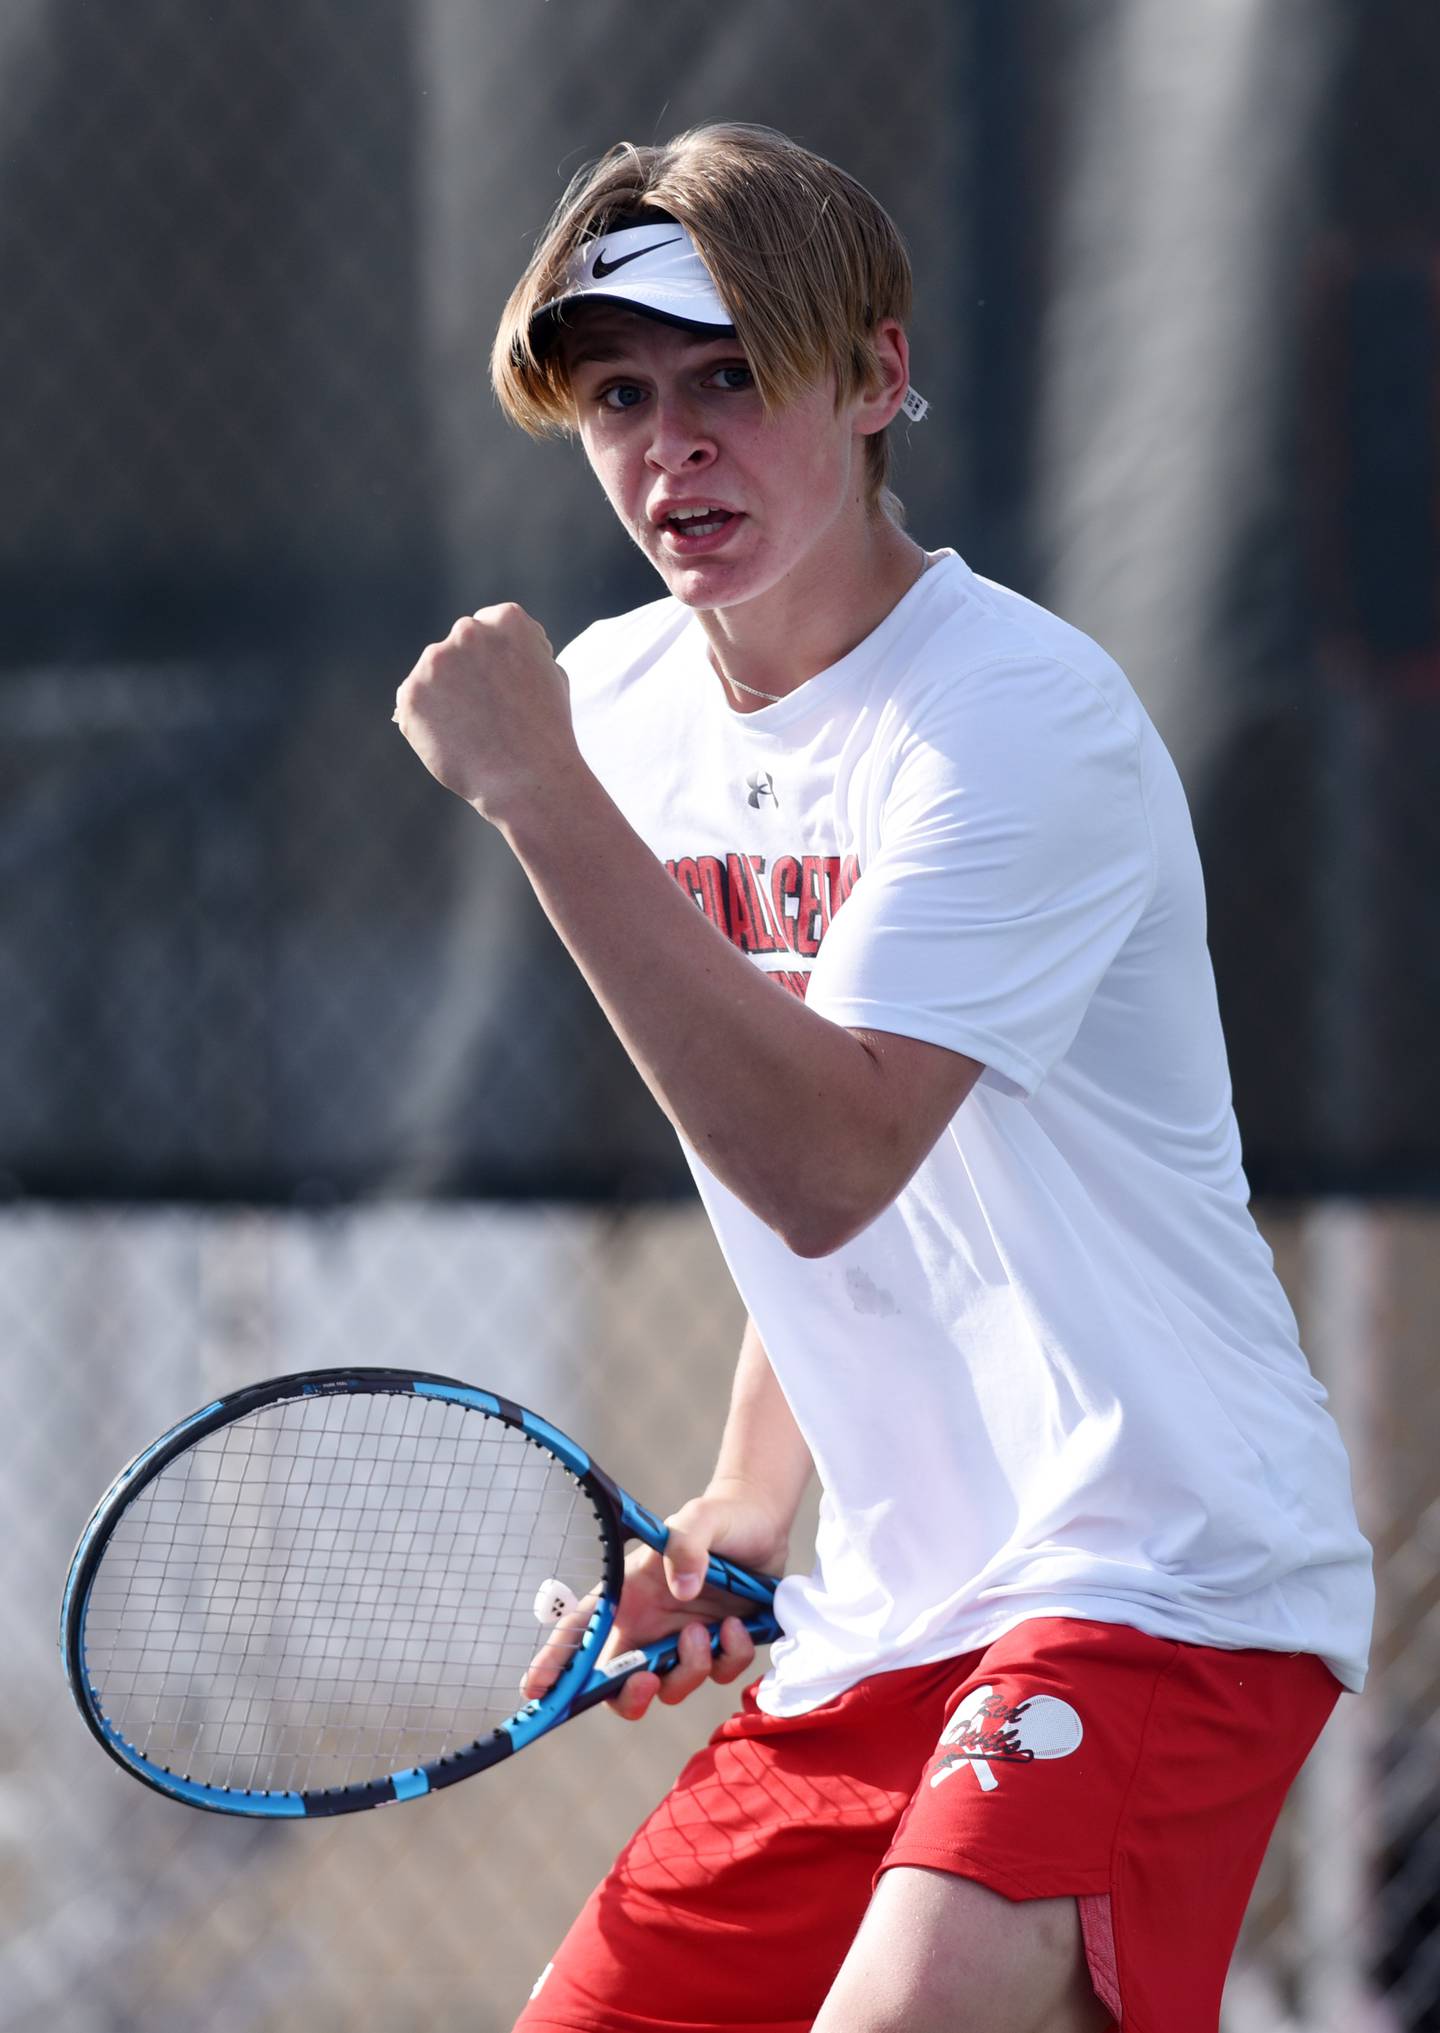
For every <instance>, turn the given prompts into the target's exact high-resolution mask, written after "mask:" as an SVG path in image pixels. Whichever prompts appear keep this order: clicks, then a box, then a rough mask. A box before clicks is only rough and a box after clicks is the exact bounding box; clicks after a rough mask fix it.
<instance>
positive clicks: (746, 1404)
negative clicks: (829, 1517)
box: [705, 1320, 815, 1541]
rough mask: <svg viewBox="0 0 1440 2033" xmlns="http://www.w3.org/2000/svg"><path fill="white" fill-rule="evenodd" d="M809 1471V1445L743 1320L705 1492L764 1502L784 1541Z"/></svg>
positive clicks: (765, 1356) (752, 1326)
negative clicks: (727, 1402) (726, 1410)
mask: <svg viewBox="0 0 1440 2033" xmlns="http://www.w3.org/2000/svg"><path fill="white" fill-rule="evenodd" d="M814 1472H815V1470H814V1464H813V1462H812V1461H811V1458H810V1449H809V1448H808V1447H807V1446H806V1444H805V1439H804V1436H803V1435H802V1434H801V1431H800V1428H799V1427H798V1426H797V1425H796V1423H795V1415H794V1413H793V1412H792V1411H791V1410H790V1406H789V1403H788V1401H787V1400H786V1397H785V1394H784V1392H783V1391H782V1390H781V1388H780V1385H779V1382H778V1381H777V1379H776V1376H775V1372H774V1370H773V1369H772V1368H771V1366H770V1358H769V1355H768V1354H767V1353H766V1349H765V1345H764V1343H763V1342H762V1341H761V1339H760V1333H759V1330H758V1329H757V1327H756V1325H755V1323H754V1321H753V1320H747V1321H746V1323H745V1335H744V1339H743V1340H742V1341H741V1344H740V1356H739V1360H738V1362H737V1363H736V1365H735V1381H734V1384H733V1386H732V1388H731V1392H730V1410H729V1413H728V1415H727V1417H726V1420H725V1430H724V1433H723V1434H722V1436H721V1440H720V1449H719V1453H718V1454H717V1456H716V1461H715V1470H714V1473H713V1474H712V1476H711V1478H710V1481H709V1484H708V1485H707V1487H706V1491H705V1494H706V1495H707V1496H711V1495H725V1496H732V1497H737V1498H740V1497H744V1498H747V1499H749V1500H753V1501H755V1502H757V1503H761V1504H764V1505H766V1506H768V1507H769V1508H770V1509H771V1510H772V1511H773V1514H774V1517H775V1521H776V1525H777V1529H778V1535H779V1538H780V1539H781V1540H782V1541H784V1540H788V1538H789V1536H790V1529H791V1527H792V1526H793V1524H794V1522H795V1513H796V1512H797V1510H798V1509H799V1508H800V1500H801V1498H802V1497H803V1496H804V1494H805V1491H806V1488H807V1487H808V1485H809V1482H810V1478H811V1476H812V1475H813V1474H814Z"/></svg>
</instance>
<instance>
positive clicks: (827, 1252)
mask: <svg viewBox="0 0 1440 2033" xmlns="http://www.w3.org/2000/svg"><path fill="white" fill-rule="evenodd" d="M893 1197H894V1196H893V1194H892V1195H891V1196H890V1197H889V1198H887V1199H885V1200H882V1201H880V1202H879V1203H878V1204H877V1205H875V1206H865V1207H863V1208H854V1207H850V1208H842V1207H812V1208H807V1209H806V1210H805V1211H804V1212H803V1213H801V1214H799V1215H794V1214H792V1215H791V1217H790V1218H789V1219H787V1220H785V1221H783V1222H777V1223H776V1224H775V1232H776V1234H777V1235H778V1236H779V1238H780V1240H781V1241H782V1242H783V1243H784V1245H785V1247H786V1249H788V1250H789V1252H790V1254H791V1255H792V1256H797V1257H804V1258H805V1259H807V1261H810V1262H814V1261H815V1260H816V1259H817V1258H819V1257H830V1256H834V1254H835V1252H836V1251H837V1250H841V1249H844V1247H845V1245H846V1243H848V1242H853V1241H854V1240H855V1238H856V1236H857V1235H859V1234H860V1233H861V1232H862V1230H864V1229H867V1228H868V1227H869V1226H870V1224H871V1222H872V1221H874V1220H875V1219H876V1218H877V1216H879V1215H881V1214H883V1213H884V1211H885V1209H886V1208H887V1207H888V1206H889V1205H890V1200H891V1199H893Z"/></svg>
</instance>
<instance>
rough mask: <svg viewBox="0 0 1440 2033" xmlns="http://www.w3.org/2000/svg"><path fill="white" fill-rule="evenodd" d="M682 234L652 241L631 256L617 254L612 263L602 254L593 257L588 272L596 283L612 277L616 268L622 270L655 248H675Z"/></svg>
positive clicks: (682, 236)
mask: <svg viewBox="0 0 1440 2033" xmlns="http://www.w3.org/2000/svg"><path fill="white" fill-rule="evenodd" d="M684 237H685V236H684V234H683V233H676V234H674V235H673V236H672V237H671V238H670V239H669V240H652V241H651V242H650V245H649V246H648V247H637V248H636V249H635V252H634V253H633V254H619V255H617V256H616V257H615V259H614V260H613V261H607V260H606V259H605V256H604V255H603V254H597V255H596V257H595V266H594V268H593V269H592V270H591V271H590V272H591V274H592V275H593V276H594V278H595V280H596V281H597V282H599V281H601V280H602V279H603V278H604V277H605V276H607V275H613V274H614V273H615V271H616V269H617V268H623V267H624V266H625V264H626V262H627V261H638V260H639V259H640V258H641V256H642V255H644V254H653V253H654V252H655V249H656V248H657V247H675V246H678V245H679V243H680V241H681V240H683V239H684Z"/></svg>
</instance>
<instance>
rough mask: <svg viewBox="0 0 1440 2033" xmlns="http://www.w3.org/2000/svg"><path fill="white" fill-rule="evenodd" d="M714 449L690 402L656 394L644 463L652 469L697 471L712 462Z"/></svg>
mask: <svg viewBox="0 0 1440 2033" xmlns="http://www.w3.org/2000/svg"><path fill="white" fill-rule="evenodd" d="M718 449H719V448H718V447H717V445H716V443H715V439H714V436H713V435H712V433H711V432H710V431H708V430H707V429H706V427H705V422H704V419H703V418H702V417H701V416H700V415H699V414H698V412H697V410H696V408H695V406H694V405H692V404H691V403H688V402H686V401H684V400H683V399H681V398H679V397H671V398H666V397H660V398H658V399H657V400H656V401H655V403H654V404H653V405H652V407H651V411H650V443H649V445H648V446H647V448H646V452H645V463H646V464H647V465H648V466H652V467H654V469H655V470H656V472H658V473H686V472H688V473H695V472H699V471H701V470H702V469H703V468H704V467H706V466H709V465H711V464H713V462H714V460H715V458H716V455H717V452H718Z"/></svg>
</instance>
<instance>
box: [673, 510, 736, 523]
mask: <svg viewBox="0 0 1440 2033" xmlns="http://www.w3.org/2000/svg"><path fill="white" fill-rule="evenodd" d="M724 513H725V511H724V509H723V508H677V509H675V510H673V511H672V513H671V515H670V518H669V520H670V521H671V522H695V521H697V520H700V519H703V518H704V517H705V516H713V515H723V514H724Z"/></svg>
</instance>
